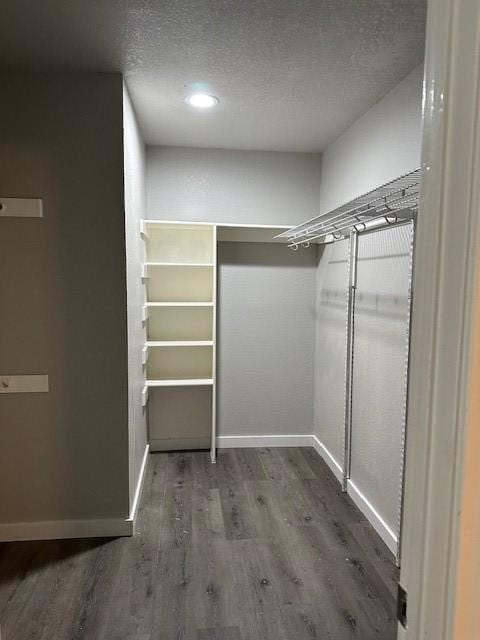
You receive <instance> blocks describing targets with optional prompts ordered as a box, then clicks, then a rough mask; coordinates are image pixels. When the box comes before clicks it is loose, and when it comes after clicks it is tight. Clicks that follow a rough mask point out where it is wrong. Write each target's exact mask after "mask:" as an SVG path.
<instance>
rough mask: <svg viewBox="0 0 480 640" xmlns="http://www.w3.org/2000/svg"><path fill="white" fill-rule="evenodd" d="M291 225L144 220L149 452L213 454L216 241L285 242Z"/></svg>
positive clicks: (145, 401)
mask: <svg viewBox="0 0 480 640" xmlns="http://www.w3.org/2000/svg"><path fill="white" fill-rule="evenodd" d="M289 228H290V227H289V226H287V225H286V226H275V227H273V226H268V225H245V224H240V225H237V224H229V223H226V224H218V223H203V222H199V223H196V222H195V223H194V222H167V221H159V220H143V221H142V225H141V233H142V236H143V238H144V240H145V262H144V264H143V267H142V277H143V279H144V282H145V285H146V286H145V289H146V300H145V305H144V308H143V315H142V317H143V319H144V321H145V323H146V327H147V340H146V343H145V346H144V349H143V354H142V361H143V363H144V368H145V387H144V391H143V398H142V401H143V404H144V405H145V404H147V402H148V403H149V405H150V408H149V439H150V447H151V449H152V451H155V450H157V451H158V450H171V449H192V448H205V449H208V448H210V451H211V459H212V462H215V455H216V446H215V444H216V319H217V309H216V305H217V284H216V280H217V242H219V241H225V242H285V240H278V239H275V235H277V234H279V233H282V232H283V231H285V230H287V229H289Z"/></svg>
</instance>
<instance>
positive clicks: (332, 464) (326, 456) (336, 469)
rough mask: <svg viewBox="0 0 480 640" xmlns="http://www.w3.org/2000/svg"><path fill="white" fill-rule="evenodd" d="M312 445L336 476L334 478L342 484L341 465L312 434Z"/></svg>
mask: <svg viewBox="0 0 480 640" xmlns="http://www.w3.org/2000/svg"><path fill="white" fill-rule="evenodd" d="M312 447H313V448H314V449H315V451H316V452H317V453H318V455H319V456H320V457H321V458H322V459H323V461H324V462H325V464H326V465H327V466H328V467H329V469H330V471H331V472H332V473H333V475H334V476H335V477H336V479H337V480H338V481H339V482H340V484H342V481H343V469H342V466H341V465H340V464H339V463H338V462H337V461H336V460H335V458H334V457H333V456H332V454H331V453H330V451H329V450H328V449H327V447H326V446H325V445H324V444H323V442H320V440H319V439H318V438H317V436H312Z"/></svg>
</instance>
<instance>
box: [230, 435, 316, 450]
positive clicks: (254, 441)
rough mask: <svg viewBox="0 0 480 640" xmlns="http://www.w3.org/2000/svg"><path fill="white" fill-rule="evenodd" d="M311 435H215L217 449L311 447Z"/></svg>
mask: <svg viewBox="0 0 480 640" xmlns="http://www.w3.org/2000/svg"><path fill="white" fill-rule="evenodd" d="M312 446H313V444H312V435H310V434H302V435H284V436H273V435H262V436H217V447H218V449H236V448H239V449H241V448H246V447H312Z"/></svg>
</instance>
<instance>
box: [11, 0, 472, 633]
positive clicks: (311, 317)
mask: <svg viewBox="0 0 480 640" xmlns="http://www.w3.org/2000/svg"><path fill="white" fill-rule="evenodd" d="M462 2H463V0H462ZM7 4H11V5H12V9H11V11H10V12H9V17H8V19H7V20H6V21H5V24H8V25H11V28H12V29H13V31H12V34H13V35H11V34H10V31H9V32H8V33H6V34H4V37H3V38H0V43H4V44H0V49H1V48H2V47H3V46H5V47H6V49H5V51H6V53H8V51H10V53H9V54H8V55H10V56H11V60H10V62H9V64H8V65H7V66H8V69H9V71H8V74H6V76H5V82H4V83H2V100H1V101H0V121H1V122H2V123H5V140H6V142H7V144H6V145H5V147H6V148H7V151H6V152H5V153H4V152H3V150H2V149H0V160H4V163H3V166H4V167H5V168H4V170H2V171H0V194H2V195H0V266H1V267H2V273H3V274H4V277H3V278H2V284H1V285H0V286H1V287H2V289H1V292H0V293H1V295H0V297H1V299H2V301H3V300H5V301H6V303H7V304H6V306H5V308H8V309H10V310H12V309H14V310H15V312H14V313H11V312H10V311H9V313H3V315H2V312H1V311H0V329H2V331H0V336H1V335H4V336H7V337H6V338H5V339H2V338H0V350H1V351H2V353H1V356H2V357H1V360H2V362H3V361H4V363H5V365H4V366H5V370H4V371H0V392H1V393H0V423H1V425H2V430H3V435H4V437H5V442H4V443H3V442H2V444H1V446H0V638H3V637H4V636H5V640H9V638H15V640H27V639H28V640H47V638H48V639H49V640H50V639H51V638H54V639H55V640H72V639H73V638H75V640H154V639H156V638H161V639H162V640H374V639H378V640H397V637H398V638H400V637H401V638H402V640H417V638H411V637H410V636H408V633H409V629H408V624H409V622H408V620H409V619H408V613H407V611H408V607H407V601H408V598H409V597H410V595H409V593H407V591H408V588H409V584H408V579H409V577H410V576H409V573H408V571H405V573H404V575H405V576H406V578H405V580H403V581H402V579H401V571H402V566H404V564H402V563H403V562H404V558H405V557H406V556H405V553H404V549H405V545H406V546H407V547H408V549H409V557H411V549H412V547H413V544H412V531H411V526H410V527H408V526H406V525H405V513H406V509H405V503H406V502H407V504H410V516H409V517H410V522H411V520H412V515H411V514H412V507H411V504H412V499H411V494H412V489H411V485H412V483H414V482H415V481H418V478H420V480H424V481H425V482H426V481H427V480H426V477H425V478H423V477H422V476H421V473H420V472H419V471H418V468H417V469H415V468H414V467H412V466H410V469H408V464H407V463H408V461H409V458H412V456H409V455H408V454H407V451H408V443H409V438H410V437H411V433H412V432H411V427H410V418H411V416H410V414H409V400H411V397H412V396H411V393H412V384H411V380H412V376H411V372H412V352H415V351H416V350H415V349H412V335H414V334H415V331H414V329H413V327H414V326H415V321H414V318H415V313H416V314H417V315H416V317H417V318H418V317H419V314H420V315H421V313H422V305H423V300H422V299H419V297H418V296H416V291H415V288H416V271H415V269H416V264H417V260H418V257H419V256H418V250H417V246H418V245H417V242H418V237H419V231H418V229H419V221H421V220H422V218H421V216H422V214H423V212H422V198H423V195H424V194H423V189H424V184H425V179H426V177H427V183H428V178H429V176H430V175H431V174H429V172H430V170H431V168H432V166H433V164H432V163H431V162H430V164H426V162H425V159H424V153H425V152H424V151H423V155H422V146H423V149H425V145H426V144H428V140H429V139H430V138H428V136H426V134H425V120H426V118H428V114H427V115H426V113H425V109H424V104H425V100H427V99H428V90H429V89H428V87H430V88H431V87H432V86H433V85H434V83H433V82H432V81H431V79H430V85H428V81H427V82H426V80H425V78H426V77H427V78H428V68H427V70H426V66H425V64H426V63H425V29H426V16H427V2H426V1H423V0H421V1H418V0H405V1H404V2H401V3H399V2H395V1H394V0H385V1H382V2H373V1H371V0H368V1H365V2H355V1H353V0H348V1H346V2H334V1H325V2H323V1H322V2H314V1H299V2H292V1H291V0H278V1H270V0H267V1H265V2H259V1H258V0H247V1H246V2H243V3H238V2H217V1H212V2H207V3H203V4H202V3H200V4H199V3H195V2H191V1H190V0H185V1H183V0H182V1H170V0H167V1H166V2H162V3H155V2H153V3H152V2H140V1H139V0H132V1H131V2H127V3H125V2H122V1H121V2H117V3H108V2H106V1H103V0H101V1H100V2H98V3H80V2H78V1H77V0H72V1H71V2H66V3H65V2H64V3H62V2H60V0H53V3H51V4H52V7H53V8H54V9H55V10H53V8H52V11H51V16H50V17H49V18H48V19H47V18H46V17H45V15H44V13H45V12H44V11H42V9H41V6H40V5H39V6H38V7H37V6H36V5H35V6H34V7H29V9H28V12H26V14H28V16H29V17H28V20H27V22H28V25H27V27H28V28H26V29H23V28H22V29H19V28H18V26H17V27H16V26H15V25H16V24H17V22H18V20H19V18H20V16H19V15H17V13H18V9H17V8H15V7H13V5H14V3H13V2H10V0H7ZM20 4H22V2H20ZM37 4H38V3H37ZM86 5H88V6H86ZM94 5H95V6H94ZM127 5H128V6H127ZM2 11H3V9H1V8H0V18H1V17H2ZM15 16H17V17H16V18H15ZM3 22H4V21H3V20H1V19H0V33H1V32H2V29H3V28H2V26H1V25H2V24H3ZM9 28H10V27H9ZM39 33H40V34H41V37H40V38H39V35H38V34H39ZM15 34H16V35H15ZM16 38H18V39H19V41H20V40H21V42H22V43H23V44H22V47H21V49H19V51H18V52H17V53H15V50H16V49H15V47H13V44H12V43H13V40H15V39H16ZM5 43H6V44H5ZM47 45H48V47H49V48H48V51H49V52H50V53H49V54H48V55H46V56H44V55H43V53H42V52H44V50H45V47H47ZM0 57H1V56H0ZM15 61H16V62H15ZM16 64H18V65H19V67H18V68H19V69H23V68H24V67H26V69H27V71H28V73H24V71H22V73H20V71H19V72H18V73H17V72H15V71H14V72H11V71H10V67H11V68H13V69H15V68H16V67H15V65H16ZM37 65H38V69H37ZM69 65H73V67H72V69H70V66H69ZM1 67H2V62H1V61H0V69H1ZM30 67H31V69H30ZM50 67H51V68H50ZM29 69H30V70H29ZM39 69H40V70H41V73H39ZM60 69H61V70H62V71H59V70H60ZM64 69H67V71H63V70H64ZM69 69H70V71H69ZM426 72H427V76H426V75H425V74H426ZM432 91H433V89H432ZM432 129H434V127H433V126H432ZM428 135H429V136H430V137H431V136H432V135H433V134H432V133H431V132H429V133H428ZM426 138H428V139H427V140H426ZM0 146H1V145H0ZM439 238H440V236H439ZM414 284H415V286H414ZM16 326H18V333H19V336H17V337H15V339H13V338H12V339H11V334H12V333H13V332H14V329H15V327H16ZM15 330H16V329H15ZM417 333H418V332H417ZM432 362H433V360H432ZM2 367H3V364H2ZM416 371H417V373H418V371H419V367H418V363H417V368H416ZM4 373H5V375H4ZM8 394H12V395H8ZM4 425H6V426H5V428H4ZM417 430H418V424H417ZM412 468H413V470H414V474H413V475H412V473H410V475H409V472H411V470H412ZM425 468H426V465H425ZM412 478H415V480H413V479H412ZM12 483H14V484H15V492H14V493H15V495H13V493H12V491H11V490H10V489H9V487H11V486H13V485H12ZM409 483H410V502H409V501H408V500H407V499H406V495H407V491H406V486H408V484H409ZM407 519H408V518H407ZM409 569H410V574H411V564H410V565H409ZM410 584H411V579H410ZM407 587H408V588H407ZM408 606H410V605H408ZM410 610H411V609H410ZM412 619H413V616H412V618H410V620H412ZM411 628H412V627H410V629H411ZM398 632H399V633H400V635H398V636H397V633H398ZM402 634H403V635H402ZM405 634H407V635H405ZM425 637H426V636H425ZM435 640H437V639H436V638H435ZM438 640H440V638H438ZM468 640H470V639H468Z"/></svg>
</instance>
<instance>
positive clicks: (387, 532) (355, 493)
mask: <svg viewBox="0 0 480 640" xmlns="http://www.w3.org/2000/svg"><path fill="white" fill-rule="evenodd" d="M347 494H348V495H349V496H350V497H351V498H352V500H353V502H354V503H355V504H356V505H357V507H358V508H359V509H360V511H361V512H362V513H363V515H364V516H365V517H366V518H367V520H368V521H369V522H370V524H371V525H372V527H373V528H374V529H375V531H376V532H377V533H378V535H379V536H380V538H381V539H382V540H383V541H384V542H385V544H386V545H387V547H388V548H389V549H390V551H391V552H392V553H393V554H394V555H395V554H396V553H397V536H396V535H395V533H394V532H393V531H392V529H390V527H389V526H388V524H387V523H386V522H385V520H384V519H383V518H382V516H381V515H380V514H379V513H378V511H376V509H375V508H374V507H373V505H372V503H371V502H369V501H368V500H367V498H366V497H365V496H364V495H363V493H362V492H361V491H360V490H359V489H358V487H357V486H356V485H355V484H354V483H353V482H352V481H351V480H348V483H347Z"/></svg>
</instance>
